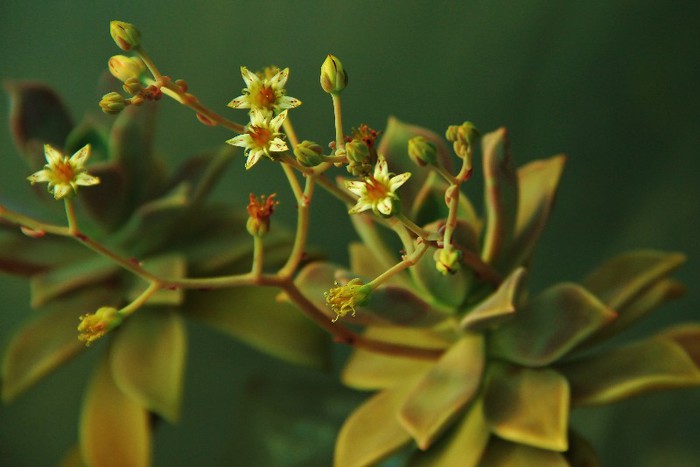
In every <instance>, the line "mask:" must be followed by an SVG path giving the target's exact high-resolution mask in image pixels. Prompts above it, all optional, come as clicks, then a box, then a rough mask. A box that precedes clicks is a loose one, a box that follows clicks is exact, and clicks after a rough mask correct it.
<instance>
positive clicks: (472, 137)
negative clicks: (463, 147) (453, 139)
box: [458, 122, 480, 146]
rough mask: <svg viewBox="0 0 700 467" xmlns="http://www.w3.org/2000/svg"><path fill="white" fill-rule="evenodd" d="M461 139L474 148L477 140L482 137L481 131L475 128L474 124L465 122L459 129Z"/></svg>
mask: <svg viewBox="0 0 700 467" xmlns="http://www.w3.org/2000/svg"><path fill="white" fill-rule="evenodd" d="M458 132H459V137H460V139H463V140H464V141H466V142H467V143H469V145H470V146H473V145H474V143H475V142H476V140H477V138H478V137H479V136H480V133H479V130H477V128H476V127H475V126H474V124H473V123H472V122H464V123H462V124H461V125H460V127H459V130H458Z"/></svg>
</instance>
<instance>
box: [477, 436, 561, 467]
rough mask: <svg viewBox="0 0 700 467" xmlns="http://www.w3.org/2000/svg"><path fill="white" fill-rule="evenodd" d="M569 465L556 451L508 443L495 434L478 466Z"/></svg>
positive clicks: (554, 466)
mask: <svg viewBox="0 0 700 467" xmlns="http://www.w3.org/2000/svg"><path fill="white" fill-rule="evenodd" d="M503 466H509V467H510V466H512V467H534V466H537V467H569V464H568V463H567V462H566V459H565V458H564V456H562V455H561V454H560V453H558V452H554V451H548V450H546V449H538V448H534V447H531V446H526V445H524V444H517V443H510V442H508V441H504V440H502V439H498V438H496V437H495V436H492V437H491V441H489V444H488V446H487V448H486V452H485V453H484V456H483V457H482V458H481V461H480V462H479V467H503Z"/></svg>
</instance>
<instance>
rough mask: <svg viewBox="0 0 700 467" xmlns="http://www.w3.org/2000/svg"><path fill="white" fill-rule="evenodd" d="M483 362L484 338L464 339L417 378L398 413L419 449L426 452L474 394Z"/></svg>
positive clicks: (476, 336)
mask: <svg viewBox="0 0 700 467" xmlns="http://www.w3.org/2000/svg"><path fill="white" fill-rule="evenodd" d="M484 359H485V355H484V338H483V336H481V335H477V334H472V335H465V336H464V337H462V338H461V339H460V340H459V341H457V342H456V343H455V344H454V345H452V347H450V348H449V349H448V350H447V351H446V352H445V353H444V354H443V355H442V357H441V358H440V360H438V362H437V363H436V364H435V365H434V366H433V367H432V368H431V369H430V370H428V372H427V373H426V374H425V375H423V376H422V377H421V378H420V380H419V382H418V384H417V385H416V387H415V388H414V389H413V390H412V391H411V393H410V394H409V396H408V398H407V399H406V401H405V402H404V403H403V405H402V406H401V409H400V412H399V420H400V421H401V423H402V424H403V426H404V427H405V428H406V430H408V432H409V433H411V436H413V439H415V440H416V443H417V444H418V447H419V448H421V449H424V450H425V449H428V448H429V447H430V445H431V444H432V443H433V442H434V441H435V439H436V438H437V437H438V436H439V435H440V434H441V433H442V432H443V431H444V430H445V429H446V428H447V427H448V426H449V424H450V423H451V422H452V421H453V420H454V419H455V417H457V416H458V415H459V414H460V413H461V411H462V409H463V408H464V407H465V406H466V405H467V404H468V403H469V402H470V401H471V400H472V399H473V398H474V396H475V395H476V394H477V392H478V390H479V387H480V386H481V377H482V374H483V371H484Z"/></svg>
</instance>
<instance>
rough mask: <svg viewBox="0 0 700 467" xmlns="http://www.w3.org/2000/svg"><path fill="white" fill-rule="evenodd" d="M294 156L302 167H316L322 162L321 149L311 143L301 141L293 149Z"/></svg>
mask: <svg viewBox="0 0 700 467" xmlns="http://www.w3.org/2000/svg"><path fill="white" fill-rule="evenodd" d="M294 156H295V157H296V158H297V161H299V163H300V164H301V165H303V166H304V167H316V166H317V165H319V164H320V163H322V162H323V148H322V147H321V146H320V145H318V144H316V143H314V142H313V141H302V142H301V143H299V144H297V145H296V147H295V148H294Z"/></svg>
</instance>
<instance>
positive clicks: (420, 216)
mask: <svg viewBox="0 0 700 467" xmlns="http://www.w3.org/2000/svg"><path fill="white" fill-rule="evenodd" d="M448 187H449V184H448V183H447V182H446V181H445V180H444V179H442V178H441V177H440V176H439V175H438V174H437V173H435V172H431V173H430V175H429V176H428V178H427V179H426V180H425V182H424V185H423V186H422V187H421V189H420V190H419V191H418V193H417V194H416V197H415V199H414V200H413V206H412V207H411V211H410V213H411V219H413V220H414V221H415V222H416V224H418V225H423V224H428V223H430V222H434V221H436V220H438V219H446V218H447V215H448V213H449V209H448V206H447V204H446V203H445V191H446V190H447V188H448ZM457 218H458V219H460V220H461V221H463V222H465V223H466V224H467V225H468V226H469V227H470V229H471V230H472V231H473V232H474V234H475V236H476V237H477V238H478V237H479V236H480V235H481V229H482V228H483V221H482V220H481V219H480V218H479V216H478V214H477V213H476V210H475V209H474V206H473V205H472V203H471V201H470V200H469V198H467V196H466V195H465V194H464V193H460V197H459V206H458V208H457Z"/></svg>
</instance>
